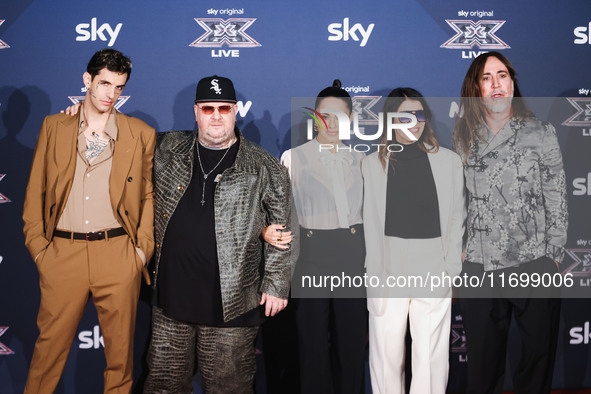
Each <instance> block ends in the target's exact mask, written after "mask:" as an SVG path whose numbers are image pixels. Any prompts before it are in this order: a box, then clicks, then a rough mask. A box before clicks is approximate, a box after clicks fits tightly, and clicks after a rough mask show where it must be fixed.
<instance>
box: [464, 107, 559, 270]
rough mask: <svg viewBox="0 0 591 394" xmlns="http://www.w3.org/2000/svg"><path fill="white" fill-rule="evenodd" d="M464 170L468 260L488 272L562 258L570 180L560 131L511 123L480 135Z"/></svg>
mask: <svg viewBox="0 0 591 394" xmlns="http://www.w3.org/2000/svg"><path fill="white" fill-rule="evenodd" d="M481 135H482V136H484V140H483V141H478V142H476V143H474V144H473V145H472V147H471V149H470V153H469V155H468V159H467V162H466V164H465V166H464V174H465V177H466V187H467V189H468V219H467V222H466V228H467V231H468V237H467V244H466V261H470V262H474V263H480V264H484V269H485V271H491V270H496V269H501V268H508V267H514V266H518V265H519V264H521V263H526V262H530V261H533V260H535V259H537V258H540V257H542V256H548V257H550V258H551V259H553V260H555V261H561V260H562V258H563V257H564V245H565V243H566V231H567V221H568V214H567V202H566V179H565V174H564V169H563V165H562V155H561V153H560V147H559V146H558V140H557V138H556V131H555V130H554V127H553V126H552V125H551V124H550V123H548V122H542V121H540V120H538V119H535V118H531V119H526V120H522V119H517V118H513V119H511V120H510V121H509V122H507V124H506V125H505V126H504V127H503V129H501V130H500V131H499V133H497V134H496V135H494V134H493V133H492V132H491V131H490V130H488V128H486V127H485V129H483V130H482V133H481Z"/></svg>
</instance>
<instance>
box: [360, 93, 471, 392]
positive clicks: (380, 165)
mask: <svg viewBox="0 0 591 394" xmlns="http://www.w3.org/2000/svg"><path fill="white" fill-rule="evenodd" d="M392 112H398V113H412V114H413V115H415V117H416V120H417V123H416V125H415V126H414V127H412V128H408V129H407V131H408V132H409V133H405V132H403V131H402V130H400V129H396V130H395V141H388V140H387V136H386V135H385V136H384V140H383V141H382V143H383V144H384V145H388V144H392V143H397V144H400V145H402V147H403V149H402V151H400V152H396V153H390V152H389V150H391V151H394V150H397V149H385V148H383V146H382V149H381V150H379V151H378V152H376V153H374V154H372V155H370V156H369V157H367V158H366V159H365V160H364V161H363V166H362V167H363V177H364V202H363V221H364V223H365V242H366V253H367V254H366V269H367V274H368V276H369V277H372V276H377V277H379V278H380V284H379V285H378V286H376V287H374V288H368V309H369V341H370V356H369V358H370V372H371V383H372V389H373V392H374V393H388V394H392V393H404V392H405V379H404V369H405V368H404V365H405V336H406V330H407V319H408V320H409V321H410V332H411V336H412V382H411V386H410V392H411V393H420V394H425V393H445V389H446V386H447V378H448V371H449V334H450V325H451V288H450V286H437V287H436V288H434V289H433V290H432V289H431V284H437V280H436V279H433V277H438V278H441V277H442V275H443V276H450V277H453V276H455V275H458V274H459V273H460V271H461V268H462V267H461V265H462V262H461V250H462V236H463V233H464V219H465V215H466V213H465V202H464V181H463V170H462V162H461V160H460V157H459V156H458V155H456V154H455V153H453V152H452V151H450V150H448V149H445V148H442V147H440V146H439V143H438V142H437V139H436V138H435V134H434V132H433V130H432V129H431V126H430V124H429V121H430V119H431V111H430V110H429V107H428V106H427V103H426V101H425V99H424V98H423V96H422V95H421V94H420V93H419V92H417V91H416V90H414V89H411V88H397V89H394V90H393V91H392V92H391V93H390V94H389V96H388V98H387V100H386V103H385V105H384V110H383V114H384V115H383V116H384V121H386V120H387V114H388V113H392ZM410 121H411V117H408V118H405V117H404V116H398V117H395V118H394V122H397V123H409V122H410ZM384 124H385V123H384ZM411 136H414V137H415V138H412V137H411ZM417 140H418V141H417ZM413 277H414V279H413ZM421 281H423V283H421ZM374 284H375V282H374ZM382 285H383V287H382Z"/></svg>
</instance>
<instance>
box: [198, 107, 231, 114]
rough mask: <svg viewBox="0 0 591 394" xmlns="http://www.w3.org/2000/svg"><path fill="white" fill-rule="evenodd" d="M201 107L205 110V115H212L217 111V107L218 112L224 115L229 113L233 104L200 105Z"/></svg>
mask: <svg viewBox="0 0 591 394" xmlns="http://www.w3.org/2000/svg"><path fill="white" fill-rule="evenodd" d="M198 107H199V109H200V110H201V112H203V114H204V115H211V114H213V113H214V112H215V110H216V109H217V110H218V112H219V113H220V114H222V115H227V114H229V113H230V111H232V107H233V106H232V105H220V106H219V107H214V106H213V105H198Z"/></svg>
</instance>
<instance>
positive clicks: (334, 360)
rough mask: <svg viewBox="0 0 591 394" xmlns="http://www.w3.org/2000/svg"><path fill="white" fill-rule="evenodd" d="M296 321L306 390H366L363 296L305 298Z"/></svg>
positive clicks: (340, 393)
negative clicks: (360, 297)
mask: <svg viewBox="0 0 591 394" xmlns="http://www.w3.org/2000/svg"><path fill="white" fill-rule="evenodd" d="M296 321H297V328H298V343H299V356H300V387H301V392H302V393H306V394H309V393H318V394H330V393H335V394H346V393H352V394H360V393H363V392H364V373H365V346H366V338H367V304H366V301H365V299H359V298H333V299H331V298H302V299H299V300H297V307H296Z"/></svg>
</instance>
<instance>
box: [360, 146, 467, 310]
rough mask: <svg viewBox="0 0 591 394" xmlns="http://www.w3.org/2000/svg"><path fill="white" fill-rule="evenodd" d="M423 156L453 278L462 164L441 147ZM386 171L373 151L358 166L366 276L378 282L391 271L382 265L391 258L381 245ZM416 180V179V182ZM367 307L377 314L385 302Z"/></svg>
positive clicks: (460, 228)
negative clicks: (430, 172) (361, 190)
mask: <svg viewBox="0 0 591 394" xmlns="http://www.w3.org/2000/svg"><path fill="white" fill-rule="evenodd" d="M427 147H428V146H427ZM427 157H428V158H429V163H430V165H431V170H432V171H433V178H434V180H435V188H436V190H437V200H438V203H439V222H440V223H441V242H442V250H443V253H444V256H443V260H444V263H445V270H446V272H447V274H448V275H449V276H451V277H453V276H456V275H459V274H460V272H461V271H462V237H463V235H464V228H465V227H464V226H465V224H464V223H465V219H466V203H465V192H464V171H463V167H462V161H461V159H460V157H459V156H458V155H457V154H455V153H454V152H452V151H451V150H449V149H446V148H443V147H440V148H439V150H438V152H436V153H428V154H427ZM389 168H390V167H389V166H386V169H384V168H383V167H382V164H381V163H380V160H379V158H378V154H377V152H376V153H374V154H372V155H370V156H368V157H367V158H365V160H364V161H363V163H362V173H363V183H364V187H363V189H364V197H363V223H364V232H365V245H366V253H367V254H366V258H365V267H366V270H367V274H368V276H371V275H377V276H379V277H380V278H381V280H384V279H385V275H386V273H387V272H391V269H387V267H386V266H385V265H386V264H388V263H387V262H388V261H390V260H391V259H389V258H385V257H386V254H387V253H388V251H387V250H386V248H385V242H384V239H385V235H384V234H385V233H384V223H385V218H386V187H387V182H388V173H387V171H388V169H389ZM419 181H420V180H417V182H419ZM382 283H383V282H382ZM383 290H386V289H383V288H381V287H379V288H375V289H372V288H368V297H370V298H375V297H380V296H381V295H383V294H384V293H383ZM374 301H376V300H374ZM370 304H371V305H373V307H374V308H377V309H378V310H375V311H373V312H376V313H377V314H381V313H382V312H383V310H382V309H383V307H382V305H381V304H385V303H380V302H372V303H368V305H370ZM384 306H385V305H384ZM370 311H371V310H370Z"/></svg>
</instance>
